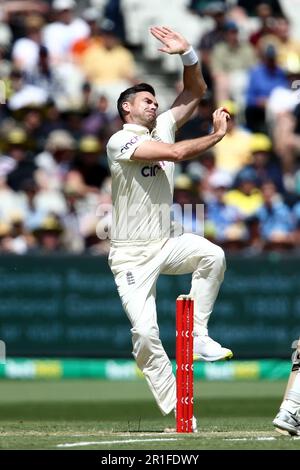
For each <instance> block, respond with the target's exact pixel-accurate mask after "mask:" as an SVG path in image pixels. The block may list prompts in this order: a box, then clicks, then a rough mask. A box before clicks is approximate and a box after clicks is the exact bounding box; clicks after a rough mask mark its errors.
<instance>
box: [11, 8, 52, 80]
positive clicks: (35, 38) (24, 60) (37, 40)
mask: <svg viewBox="0 0 300 470" xmlns="http://www.w3.org/2000/svg"><path fill="white" fill-rule="evenodd" d="M24 22H25V37H22V38H20V39H17V41H16V42H15V43H14V45H13V48H12V59H13V64H14V66H15V67H16V68H17V69H19V70H22V71H25V70H26V71H31V70H32V69H33V68H35V67H36V66H37V64H38V60H39V50H40V47H41V45H42V35H41V29H42V26H43V25H44V20H43V17H42V16H41V15H36V14H35V15H29V16H26V17H25V20H24Z"/></svg>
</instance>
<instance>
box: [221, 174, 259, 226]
mask: <svg viewBox="0 0 300 470" xmlns="http://www.w3.org/2000/svg"><path fill="white" fill-rule="evenodd" d="M235 184H236V188H235V189H231V190H230V191H228V193H226V194H225V196H224V202H225V203H226V204H228V205H231V206H234V207H235V208H236V209H237V210H238V211H239V212H240V214H241V215H242V216H243V217H244V218H247V217H250V216H253V215H254V214H255V213H256V212H257V211H258V209H259V208H260V207H261V206H262V203H263V199H262V195H261V192H260V190H259V189H258V187H257V180H256V174H255V171H254V170H253V169H251V168H244V169H243V170H242V171H240V173H239V174H238V176H237V180H236V183H235Z"/></svg>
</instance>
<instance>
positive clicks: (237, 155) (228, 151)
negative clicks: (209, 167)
mask: <svg viewBox="0 0 300 470" xmlns="http://www.w3.org/2000/svg"><path fill="white" fill-rule="evenodd" d="M221 106H224V107H225V108H226V109H227V110H228V111H229V113H230V116H231V119H230V121H229V122H228V131H227V134H226V135H225V137H224V138H223V139H222V140H221V142H219V143H218V144H217V145H216V146H215V155H216V168H217V169H218V170H221V171H226V172H228V173H230V174H231V175H232V177H234V176H235V175H236V173H237V172H238V171H240V170H241V169H242V168H243V166H244V165H246V164H247V163H249V162H250V155H251V152H250V141H251V134H250V133H249V132H248V131H246V130H245V129H243V128H242V127H240V126H238V125H237V123H236V116H237V105H236V103H235V102H234V101H230V100H226V101H223V102H221Z"/></svg>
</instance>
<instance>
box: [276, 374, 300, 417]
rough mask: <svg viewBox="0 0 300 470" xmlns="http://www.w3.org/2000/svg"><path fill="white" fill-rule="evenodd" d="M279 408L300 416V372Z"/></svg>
mask: <svg viewBox="0 0 300 470" xmlns="http://www.w3.org/2000/svg"><path fill="white" fill-rule="evenodd" d="M280 408H283V409H284V410H287V411H289V412H290V413H293V414H297V416H300V371H298V373H297V375H296V378H295V381H294V383H293V386H292V388H291V390H290V391H289V392H288V394H287V396H286V399H285V400H284V401H283V403H282V405H281V407H280Z"/></svg>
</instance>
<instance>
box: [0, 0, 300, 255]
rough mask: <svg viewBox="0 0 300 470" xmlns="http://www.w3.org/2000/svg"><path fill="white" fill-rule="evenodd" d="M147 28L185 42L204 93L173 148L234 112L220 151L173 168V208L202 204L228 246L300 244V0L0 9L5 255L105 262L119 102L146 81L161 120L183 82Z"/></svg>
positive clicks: (89, 0)
mask: <svg viewBox="0 0 300 470" xmlns="http://www.w3.org/2000/svg"><path fill="white" fill-rule="evenodd" d="M147 3H149V5H147ZM156 3H157V5H156ZM170 3H172V8H171V7H170ZM150 7H151V8H150ZM151 24H166V25H168V26H170V27H172V28H174V29H177V30H178V31H179V32H181V33H182V34H184V35H185V36H186V37H187V38H188V39H189V41H190V42H191V43H192V44H193V46H194V48H195V49H196V50H197V51H198V53H199V59H200V63H201V66H202V69H203V73H204V76H205V80H206V82H207V85H208V90H207V93H206V94H205V96H204V97H203V99H202V101H201V103H200V104H199V107H198V109H197V111H196V112H195V114H194V116H192V118H191V120H190V121H189V122H188V123H187V124H186V125H185V126H184V127H183V128H182V129H180V131H179V132H178V135H177V139H178V140H182V139H190V138H195V137H199V136H202V135H206V134H207V133H209V132H211V131H212V113H213V111H214V109H215V108H216V107H218V106H225V107H226V108H227V110H228V111H229V112H230V114H231V121H230V123H229V131H228V134H227V135H226V136H225V137H224V139H223V140H222V141H221V142H220V143H218V144H217V145H216V146H215V147H214V148H213V149H211V150H210V151H208V152H206V153H204V154H202V155H199V157H198V158H197V159H195V160H193V161H189V162H184V163H183V164H182V165H181V166H180V165H178V166H177V169H176V179H175V197H174V200H175V202H176V203H177V204H180V205H182V206H183V205H184V204H193V205H195V204H204V207H205V210H204V220H203V226H204V235H205V236H206V237H207V238H209V239H210V240H212V241H214V242H216V243H217V244H219V245H222V246H223V247H225V248H226V249H227V250H229V251H232V252H235V251H239V252H244V253H260V252H262V251H266V250H276V251H284V252H286V251H292V250H293V251H296V250H299V249H300V165H299V155H300V0H277V1H275V0H273V1H271V0H270V1H267V0H265V1H250V0H249V1H247V0H244V1H242V0H241V1H238V0H229V1H223V2H222V1H204V0H203V1H201V0H198V1H197V0H192V1H191V0H169V2H162V1H160V2H156V0H153V1H152V2H142V1H138V0H82V1H78V2H75V1H74V0H52V1H51V2H50V1H48V2H47V1H39V0H37V1H28V0H16V1H15V0H12V1H0V103H1V104H0V121H1V126H0V252H2V253H16V254H20V255H22V254H26V253H62V252H68V253H73V254H74V253H90V254H95V255H98V254H107V253H108V250H109V240H101V239H99V237H98V236H97V233H96V232H97V230H96V228H97V224H98V223H99V206H101V205H103V204H109V203H110V202H111V194H110V175H109V171H108V166H107V161H106V152H105V147H106V143H107V141H108V139H109V137H110V136H111V134H112V133H114V132H116V131H117V130H119V129H120V128H121V127H122V123H121V121H120V119H119V117H118V114H117V109H116V99H117V97H118V95H119V94H120V92H121V91H122V90H124V89H125V88H127V87H128V86H131V85H132V84H135V83H139V82H141V81H146V82H149V83H151V84H152V85H153V86H154V87H155V89H156V90H157V98H158V101H159V102H160V103H161V106H160V110H161V111H163V110H164V109H166V108H167V107H168V106H170V104H171V102H172V98H175V96H176V94H177V93H178V92H179V91H180V89H181V86H182V83H181V82H180V78H181V75H182V64H181V62H180V59H179V58H178V57H177V56H168V55H165V54H162V53H159V52H157V48H158V47H159V46H158V44H157V43H156V42H155V40H154V39H151V37H150V35H149V32H148V30H149V26H150V25H151ZM297 34H298V36H297ZM149 64H150V65H149ZM149 70H150V72H149ZM170 83H172V84H173V88H172V89H171V90H170ZM166 98H168V102H167V99H166ZM169 100H170V101H169ZM194 212H195V213H194V217H196V216H197V212H196V211H194ZM106 217H107V219H104V220H102V222H103V224H104V225H105V223H106V220H109V214H107V215H106ZM175 217H176V211H175ZM100 222H101V221H100ZM183 223H185V222H184V221H183ZM189 224H190V221H188V222H187V224H186V225H187V226H185V227H184V228H185V230H187V231H188V230H189V229H191V227H189V226H188V225H189Z"/></svg>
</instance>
